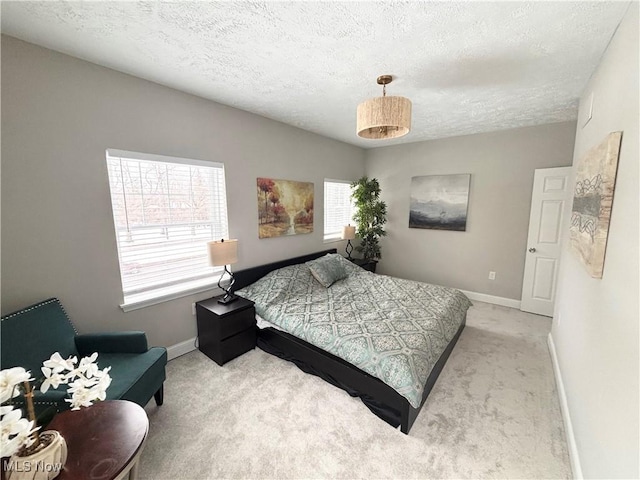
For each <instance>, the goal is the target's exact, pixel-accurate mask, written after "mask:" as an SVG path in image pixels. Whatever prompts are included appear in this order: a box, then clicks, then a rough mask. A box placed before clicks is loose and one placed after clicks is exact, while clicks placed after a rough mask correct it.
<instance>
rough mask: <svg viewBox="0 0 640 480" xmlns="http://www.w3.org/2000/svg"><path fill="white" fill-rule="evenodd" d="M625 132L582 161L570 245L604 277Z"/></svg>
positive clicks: (593, 271)
mask: <svg viewBox="0 0 640 480" xmlns="http://www.w3.org/2000/svg"><path fill="white" fill-rule="evenodd" d="M621 141H622V132H613V133H610V134H609V135H608V136H607V138H605V139H604V140H603V141H602V143H600V144H599V145H596V146H595V147H593V148H592V149H591V150H589V151H588V152H587V153H586V154H585V155H584V156H583V157H582V158H581V159H580V160H579V161H578V167H577V171H576V185H575V189H574V193H573V207H572V209H571V226H570V228H569V235H570V237H569V245H570V248H571V250H572V251H573V252H574V253H575V254H576V255H577V256H578V258H579V259H580V261H581V262H582V264H583V265H584V266H585V268H586V269H587V271H588V272H589V275H591V276H592V277H593V278H602V274H603V271H604V256H605V251H606V248H607V237H608V235H609V221H610V219H611V206H612V205H613V193H614V190H615V186H616V172H617V170H618V156H619V154H620V142H621Z"/></svg>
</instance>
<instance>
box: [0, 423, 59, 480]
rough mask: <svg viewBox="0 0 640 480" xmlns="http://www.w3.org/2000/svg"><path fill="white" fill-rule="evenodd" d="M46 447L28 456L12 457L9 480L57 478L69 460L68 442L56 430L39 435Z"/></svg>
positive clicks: (48, 479)
mask: <svg viewBox="0 0 640 480" xmlns="http://www.w3.org/2000/svg"><path fill="white" fill-rule="evenodd" d="M39 438H40V443H41V444H43V445H44V446H43V447H42V448H38V449H36V451H35V452H33V453H30V454H28V455H24V456H20V455H18V454H15V455H12V456H11V458H10V459H9V462H8V464H7V465H6V467H7V480H51V479H52V478H56V477H57V476H58V475H59V474H60V472H61V471H62V468H63V467H64V462H65V461H66V460H67V442H65V441H64V437H63V436H62V435H60V433H59V432H56V431H55V430H46V431H44V432H42V433H41V434H40V435H39Z"/></svg>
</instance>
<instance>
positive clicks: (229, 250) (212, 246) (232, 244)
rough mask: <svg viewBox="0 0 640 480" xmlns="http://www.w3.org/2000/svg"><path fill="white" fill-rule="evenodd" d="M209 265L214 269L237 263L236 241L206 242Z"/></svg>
mask: <svg viewBox="0 0 640 480" xmlns="http://www.w3.org/2000/svg"><path fill="white" fill-rule="evenodd" d="M207 246H208V247H209V263H210V264H211V265H213V266H214V267H218V266H223V265H231V264H232V263H236V262H237V261H238V240H220V241H219V242H218V241H215V242H208V243H207Z"/></svg>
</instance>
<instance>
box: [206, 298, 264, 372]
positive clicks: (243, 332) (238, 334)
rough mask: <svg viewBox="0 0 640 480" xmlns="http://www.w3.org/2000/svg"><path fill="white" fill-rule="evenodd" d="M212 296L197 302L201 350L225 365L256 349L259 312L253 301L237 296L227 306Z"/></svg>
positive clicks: (219, 363)
mask: <svg viewBox="0 0 640 480" xmlns="http://www.w3.org/2000/svg"><path fill="white" fill-rule="evenodd" d="M219 298H221V297H213V298H209V299H207V300H202V301H201V302H197V303H196V315H197V317H196V319H197V322H198V349H199V350H200V351H201V352H202V353H204V354H205V355H206V356H208V357H209V358H211V359H212V360H213V361H215V362H216V363H217V364H218V365H221V366H222V365H224V364H225V363H226V362H228V361H229V360H232V359H234V358H236V357H238V356H240V355H242V354H243V353H245V352H248V351H249V350H252V349H253V348H255V346H256V338H257V332H256V312H255V308H254V306H253V302H252V301H251V300H247V299H246V298H242V297H238V299H237V300H236V301H234V302H231V303H228V304H226V305H223V304H220V303H218V299H219Z"/></svg>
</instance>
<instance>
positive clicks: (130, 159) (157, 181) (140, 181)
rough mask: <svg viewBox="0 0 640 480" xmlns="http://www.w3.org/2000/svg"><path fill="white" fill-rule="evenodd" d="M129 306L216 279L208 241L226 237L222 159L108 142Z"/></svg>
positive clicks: (124, 288) (202, 286) (175, 294)
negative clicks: (113, 145) (112, 146)
mask: <svg viewBox="0 0 640 480" xmlns="http://www.w3.org/2000/svg"><path fill="white" fill-rule="evenodd" d="M107 169H108V172H109V186H110V189H111V204H112V207H113V220H114V226H115V232H116V241H117V244H118V257H119V260H120V276H121V278H122V293H123V295H124V305H122V308H123V309H124V310H125V311H127V310H131V309H134V308H139V307H141V306H146V305H150V304H154V303H158V302H159V301H163V300H166V299H170V298H176V297H178V296H180V293H182V294H186V293H187V292H188V293H192V292H193V291H197V290H198V289H199V290H205V289H206V287H208V288H211V285H212V284H213V283H215V281H217V279H218V276H217V275H216V272H221V271H222V269H221V268H216V269H214V268H212V267H211V266H210V265H209V261H208V253H207V247H206V243H207V242H208V241H210V240H213V239H221V238H227V235H228V225H227V199H226V192H225V184H224V166H223V165H222V164H221V163H214V162H203V161H197V160H186V159H182V158H174V157H164V156H160V155H150V154H144V153H135V152H125V151H121V150H112V149H109V150H107Z"/></svg>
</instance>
